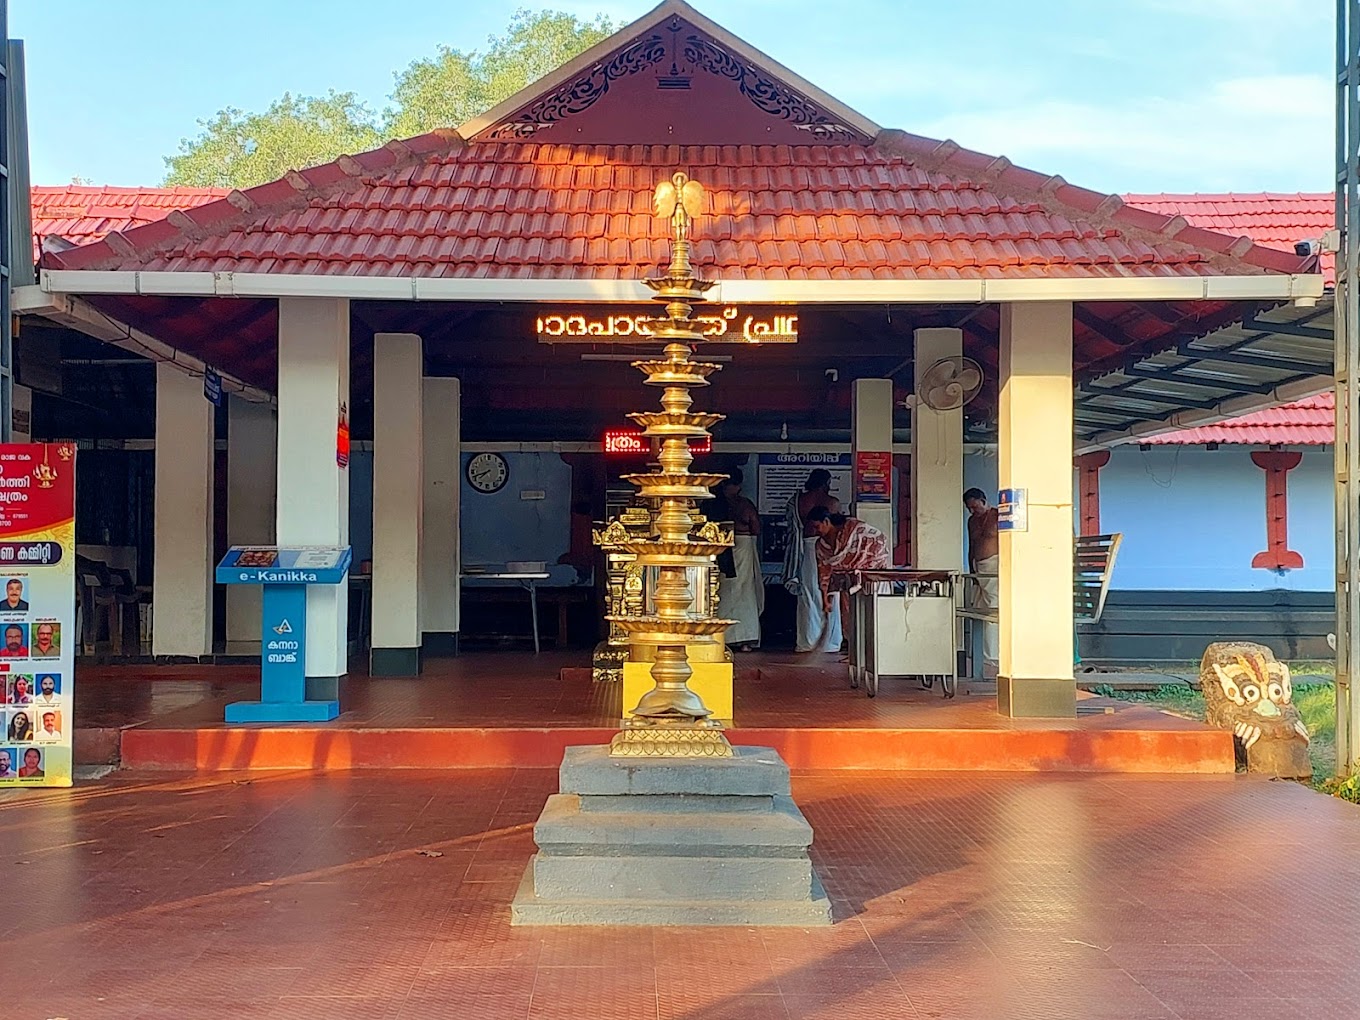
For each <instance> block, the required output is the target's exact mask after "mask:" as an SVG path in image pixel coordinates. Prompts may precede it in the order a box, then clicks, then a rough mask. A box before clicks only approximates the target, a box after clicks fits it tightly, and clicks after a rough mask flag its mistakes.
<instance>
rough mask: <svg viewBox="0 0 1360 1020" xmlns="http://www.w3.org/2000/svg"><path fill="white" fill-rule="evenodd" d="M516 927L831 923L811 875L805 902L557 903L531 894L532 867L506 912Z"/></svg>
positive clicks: (827, 905) (827, 907) (822, 895)
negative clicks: (809, 887)
mask: <svg viewBox="0 0 1360 1020" xmlns="http://www.w3.org/2000/svg"><path fill="white" fill-rule="evenodd" d="M510 923H511V924H514V925H534V924H538V925H591V926H599V925H648V926H651V925H686V926H695V927H699V926H708V925H768V926H782V927H796V928H811V927H817V926H822V925H827V924H830V923H831V901H830V900H829V899H827V895H826V892H825V891H824V890H823V889H822V885H821V883H820V882H819V881H817V876H816V875H813V877H812V889H811V896H810V897H809V898H808V899H805V900H767V901H765V902H752V901H749V900H732V901H727V902H723V901H720V900H660V899H649V900H643V899H638V900H630V901H626V902H625V901H601V900H598V899H582V900H558V901H552V900H547V899H543V898H540V897H539V896H537V895H536V894H535V892H534V869H533V867H529V868H527V869H526V870H525V872H524V879H523V881H522V882H521V883H520V888H519V892H518V893H517V894H516V895H515V901H514V903H513V905H512V906H511V908H510Z"/></svg>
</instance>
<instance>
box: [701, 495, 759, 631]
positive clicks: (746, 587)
mask: <svg viewBox="0 0 1360 1020" xmlns="http://www.w3.org/2000/svg"><path fill="white" fill-rule="evenodd" d="M742 481H743V478H742V473H741V472H740V471H739V470H736V469H734V470H733V471H732V473H731V475H730V476H729V477H728V479H727V480H726V481H725V482H723V483H722V484H721V485H720V486H719V487H718V498H717V500H716V501H715V506H714V508H713V510H712V512H711V513H710V515H709V516H710V517H711V519H712V520H718V521H730V522H731V524H732V536H733V544H732V576H728V574H727V573H726V572H724V573H723V574H722V577H721V579H720V581H719V583H718V615H720V616H722V617H723V618H724V619H728V620H736V621H737V622H736V623H735V624H733V625H732V626H731V627H728V628H727V638H726V641H727V644H728V646H729V647H732V648H735V649H736V650H737V651H739V652H749V651H752V650H754V649H755V648H758V647H759V646H760V614H761V613H763V612H764V611H765V580H764V578H763V577H762V576H761V572H760V514H759V513H757V512H756V505H755V504H754V503H752V502H751V501H750V500H749V499H747V498H746V497H745V496H743V495H742V494H741V483H742Z"/></svg>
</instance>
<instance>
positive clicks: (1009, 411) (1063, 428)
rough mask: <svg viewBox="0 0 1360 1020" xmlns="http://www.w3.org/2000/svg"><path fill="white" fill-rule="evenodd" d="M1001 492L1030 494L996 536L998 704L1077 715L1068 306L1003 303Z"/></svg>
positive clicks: (1020, 711)
mask: <svg viewBox="0 0 1360 1020" xmlns="http://www.w3.org/2000/svg"><path fill="white" fill-rule="evenodd" d="M1000 360H1001V378H1000V379H999V380H998V382H999V385H1000V397H1001V400H1000V423H999V424H1000V427H999V433H1000V434H999V437H998V438H999V465H998V467H999V470H998V486H999V487H1000V488H1001V489H1023V490H1025V496H1026V506H1025V513H1024V516H1025V518H1026V520H1025V522H1024V524H1025V526H1024V527H1023V528H1017V529H1015V530H1003V531H1001V532H1000V539H1001V542H1000V545H1001V571H1000V573H1001V577H1000V584H999V594H1000V606H999V610H1000V626H1001V649H1000V650H1001V663H1000V670H999V676H998V678H997V707H998V709H999V710H1000V711H1001V713H1002V714H1003V715H1009V716H1012V717H1034V718H1064V717H1071V716H1073V715H1075V714H1076V684H1075V683H1074V681H1073V676H1072V642H1073V636H1072V626H1073V621H1072V616H1073V613H1072V585H1073V566H1072V557H1073V536H1072V305H1071V303H1070V302H1066V301H1044V302H1018V303H1014V304H1005V305H1002V306H1001V359H1000Z"/></svg>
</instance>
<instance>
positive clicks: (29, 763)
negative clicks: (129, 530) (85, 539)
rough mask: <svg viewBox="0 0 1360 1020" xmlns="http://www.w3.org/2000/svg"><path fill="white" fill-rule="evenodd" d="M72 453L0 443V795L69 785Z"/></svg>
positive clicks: (71, 449) (70, 448)
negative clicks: (0, 633) (7, 791)
mask: <svg viewBox="0 0 1360 1020" xmlns="http://www.w3.org/2000/svg"><path fill="white" fill-rule="evenodd" d="M75 480H76V450H75V446H74V445H73V444H67V443H0V630H2V631H3V641H0V723H3V726H2V727H0V789H2V788H6V787H13V786H70V785H71V766H72V753H71V730H72V719H71V704H72V694H73V691H72V681H73V679H74V671H73V664H74V658H75V640H76V635H75V626H74V616H75V563H76V521H75V497H76V486H75Z"/></svg>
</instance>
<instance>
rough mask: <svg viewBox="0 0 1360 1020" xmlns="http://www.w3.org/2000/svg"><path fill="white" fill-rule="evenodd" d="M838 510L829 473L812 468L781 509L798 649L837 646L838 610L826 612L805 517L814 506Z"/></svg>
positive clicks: (810, 529)
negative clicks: (786, 532)
mask: <svg viewBox="0 0 1360 1020" xmlns="http://www.w3.org/2000/svg"><path fill="white" fill-rule="evenodd" d="M819 506H820V507H825V508H826V509H827V510H829V511H832V512H834V513H839V512H840V508H841V504H840V500H838V499H836V497H835V496H833V495H831V472H830V471H828V470H826V468H815V469H814V470H813V471H812V472H811V473H810V474H809V475H808V477H807V481H806V482H804V483H803V491H802V492H800V493H797V494H796V495H794V496H792V497H791V498H790V499H789V502H788V506H787V507H785V509H784V523H785V524H786V525H787V527H788V536H789V540H788V547H787V548H786V549H785V551H784V587H785V588H787V589H788V591H789V592H790V594H792V595H794V596H796V597H797V599H798V609H797V621H798V634H797V638H796V643H795V644H794V650H795V651H798V652H835V651H839V650H840V647H841V640H842V638H841V609H840V604H839V603H837V604H836V605H834V606H833V607H832V608H831V610H830V611H829V612H828V611H827V608H826V598H825V596H824V594H823V592H822V589H821V585H820V583H819V581H818V577H817V542H818V540H819V536H818V534H817V529H816V528H815V526H813V525H812V524H810V523H809V522H808V519H807V516H808V514H809V513H811V512H812V510H813V509H815V508H816V507H819Z"/></svg>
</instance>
